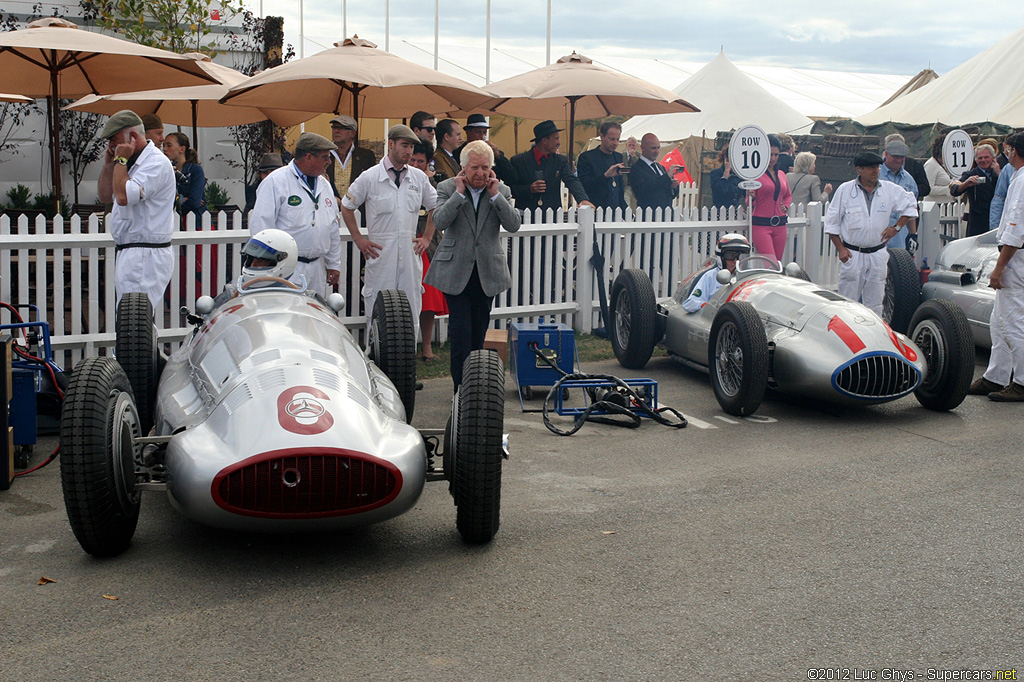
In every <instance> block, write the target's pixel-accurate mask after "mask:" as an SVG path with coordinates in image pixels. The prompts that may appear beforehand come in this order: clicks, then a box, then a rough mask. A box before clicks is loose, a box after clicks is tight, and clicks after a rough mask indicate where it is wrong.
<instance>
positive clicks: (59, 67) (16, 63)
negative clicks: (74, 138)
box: [0, 17, 214, 200]
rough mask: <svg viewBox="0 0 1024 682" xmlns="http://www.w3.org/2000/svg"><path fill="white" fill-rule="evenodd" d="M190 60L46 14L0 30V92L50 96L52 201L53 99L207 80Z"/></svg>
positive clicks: (56, 141)
mask: <svg viewBox="0 0 1024 682" xmlns="http://www.w3.org/2000/svg"><path fill="white" fill-rule="evenodd" d="M212 82H214V79H213V78H212V77H211V76H209V75H207V74H206V72H205V71H203V70H202V69H201V68H200V67H199V65H198V63H197V62H196V61H195V60H194V59H189V58H188V57H185V56H184V55H179V54H174V53H173V52H167V51H165V50H158V49H156V48H154V47H146V46H145V45H137V44H135V43H132V42H129V41H127V40H121V39H120V38H113V37H111V36H108V35H103V34H102V33H92V32H91V31H83V30H79V29H78V27H77V26H75V25H74V24H73V23H71V22H70V21H66V20H64V19H58V18H56V17H49V18H46V19H39V20H38V21H33V22H32V23H30V24H29V25H28V28H24V29H21V30H18V31H10V32H7V33H0V91H4V92H10V93H15V94H18V95H25V96H28V97H35V98H39V97H47V98H49V99H50V107H49V108H50V112H49V113H50V115H49V117H48V118H49V128H50V163H51V168H52V172H53V192H54V198H55V200H59V197H60V191H61V187H60V134H59V123H58V118H57V114H58V109H57V103H58V102H59V101H60V100H61V99H62V98H64V99H73V98H76V97H81V96H83V95H87V94H89V93H96V94H108V93H113V92H125V91H131V90H141V89H142V88H147V87H152V86H153V84H154V83H159V84H161V85H163V86H165V87H181V86H185V85H200V84H203V83H212Z"/></svg>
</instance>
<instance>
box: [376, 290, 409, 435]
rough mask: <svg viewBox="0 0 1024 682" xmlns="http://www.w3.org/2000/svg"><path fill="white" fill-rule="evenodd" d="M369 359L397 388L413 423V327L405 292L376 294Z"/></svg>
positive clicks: (406, 414)
mask: <svg viewBox="0 0 1024 682" xmlns="http://www.w3.org/2000/svg"><path fill="white" fill-rule="evenodd" d="M369 350H370V359H372V360H373V361H374V362H375V363H377V366H378V367H380V369H381V371H382V372H384V374H386V375H387V376H388V379H390V380H391V383H393V384H394V385H395V388H397V389H398V395H400V396H401V397H402V404H403V405H404V406H405V421H406V422H412V413H413V410H414V409H415V407H416V327H415V325H414V324H413V320H412V309H411V308H410V307H409V299H407V298H406V297H405V292H404V291H399V290H396V289H387V290H385V291H382V292H380V293H379V294H377V300H376V301H374V303H373V314H372V315H371V316H370V336H369Z"/></svg>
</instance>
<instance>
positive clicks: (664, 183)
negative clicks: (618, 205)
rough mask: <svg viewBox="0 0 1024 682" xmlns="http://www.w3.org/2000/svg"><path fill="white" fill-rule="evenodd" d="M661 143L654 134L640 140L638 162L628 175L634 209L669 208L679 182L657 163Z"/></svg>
mask: <svg viewBox="0 0 1024 682" xmlns="http://www.w3.org/2000/svg"><path fill="white" fill-rule="evenodd" d="M660 151H661V141H660V140H659V139H658V136H657V135H655V134H654V133H647V134H646V135H644V136H643V137H642V138H640V160H639V161H638V162H636V163H634V164H633V169H632V171H630V173H629V185H630V187H632V188H633V194H634V195H636V208H637V210H638V211H642V210H643V209H645V208H652V209H653V208H671V207H672V202H673V201H674V200H675V198H676V189H677V188H678V187H679V181H677V180H676V179H675V178H673V177H672V176H671V175H670V174H669V172H668V171H666V170H665V168H664V167H663V166H662V165H661V164H660V163H658V153H659V152H660Z"/></svg>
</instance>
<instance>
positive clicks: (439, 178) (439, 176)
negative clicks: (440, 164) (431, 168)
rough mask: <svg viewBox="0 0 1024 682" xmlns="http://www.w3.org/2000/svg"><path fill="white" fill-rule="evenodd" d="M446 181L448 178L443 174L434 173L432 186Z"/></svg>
mask: <svg viewBox="0 0 1024 682" xmlns="http://www.w3.org/2000/svg"><path fill="white" fill-rule="evenodd" d="M447 179H448V176H447V175H445V174H444V173H434V184H435V185H436V184H438V183H439V182H444V181H445V180H447Z"/></svg>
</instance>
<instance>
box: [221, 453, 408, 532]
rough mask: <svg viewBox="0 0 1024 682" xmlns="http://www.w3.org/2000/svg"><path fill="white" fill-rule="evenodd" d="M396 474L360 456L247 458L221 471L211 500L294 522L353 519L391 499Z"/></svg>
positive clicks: (236, 510)
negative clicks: (350, 516) (335, 517)
mask: <svg viewBox="0 0 1024 682" xmlns="http://www.w3.org/2000/svg"><path fill="white" fill-rule="evenodd" d="M401 487H402V475H401V473H400V472H399V470H398V468H397V467H395V466H394V465H393V464H391V463H390V462H386V461H384V460H379V459H377V458H375V457H371V456H369V455H364V454H362V453H356V452H349V451H343V450H334V449H330V448H317V449H314V450H313V451H301V450H289V451H276V452H270V453H265V454H263V455H257V456H256V457H250V458H249V459H247V460H244V461H242V462H239V463H238V464H236V465H234V466H232V467H228V468H227V469H224V470H223V471H221V472H220V473H219V474H218V475H217V476H216V477H215V478H214V481H213V497H214V500H215V501H216V502H217V504H218V505H219V506H220V507H221V508H223V509H225V510H227V511H230V512H233V513H236V514H243V515H246V516H259V517H264V518H281V519H298V518H307V519H308V518H319V517H328V516H340V515H344V514H357V513H360V512H365V511H369V510H370V509H374V508H376V507H380V506H383V505H385V504H387V503H388V502H390V501H391V500H393V499H394V498H395V497H396V496H397V495H398V492H399V490H400V489H401Z"/></svg>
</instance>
